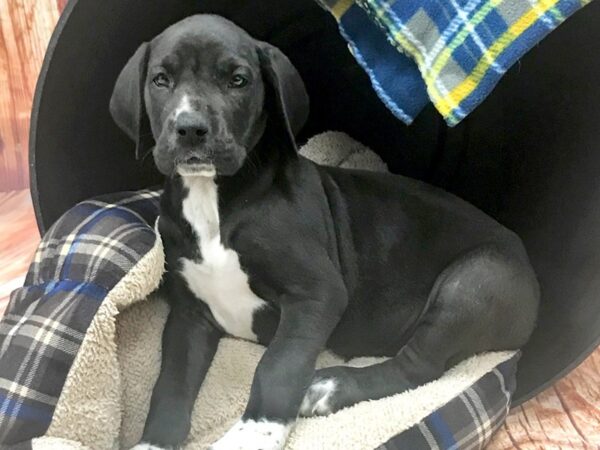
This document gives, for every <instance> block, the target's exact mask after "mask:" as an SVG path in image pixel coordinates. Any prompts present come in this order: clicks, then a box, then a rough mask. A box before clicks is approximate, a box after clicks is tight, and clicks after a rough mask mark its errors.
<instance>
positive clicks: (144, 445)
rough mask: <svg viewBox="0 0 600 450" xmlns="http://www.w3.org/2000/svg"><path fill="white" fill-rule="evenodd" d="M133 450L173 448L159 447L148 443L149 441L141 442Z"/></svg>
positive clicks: (168, 449) (165, 449)
mask: <svg viewBox="0 0 600 450" xmlns="http://www.w3.org/2000/svg"><path fill="white" fill-rule="evenodd" d="M131 450H171V448H165V447H157V446H156V445H152V444H148V443H147V442H140V443H139V444H138V445H136V446H135V447H132V448H131Z"/></svg>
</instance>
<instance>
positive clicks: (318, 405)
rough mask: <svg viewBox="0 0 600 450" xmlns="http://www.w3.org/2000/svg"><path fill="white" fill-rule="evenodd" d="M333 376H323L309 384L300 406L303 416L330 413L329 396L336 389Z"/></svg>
mask: <svg viewBox="0 0 600 450" xmlns="http://www.w3.org/2000/svg"><path fill="white" fill-rule="evenodd" d="M337 384H338V383H337V381H336V380H335V379H334V378H325V379H323V380H319V381H317V382H316V383H314V384H312V385H311V386H309V388H308V389H307V391H306V394H305V395H304V399H303V400H302V405H301V406H300V414H301V415H302V416H304V417H312V416H326V415H328V414H330V413H331V409H332V408H331V397H332V395H333V394H334V393H335V391H336V389H337Z"/></svg>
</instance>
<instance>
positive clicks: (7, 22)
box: [0, 0, 64, 191]
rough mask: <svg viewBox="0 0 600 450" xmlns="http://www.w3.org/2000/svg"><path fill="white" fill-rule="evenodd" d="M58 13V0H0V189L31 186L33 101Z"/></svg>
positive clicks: (16, 188)
mask: <svg viewBox="0 0 600 450" xmlns="http://www.w3.org/2000/svg"><path fill="white" fill-rule="evenodd" d="M61 3H62V2H61ZM62 6H64V5H62ZM58 16H59V3H58V2H57V1H56V0H0V86H2V89H1V90H0V191H7V190H18V189H24V188H27V187H28V186H29V181H28V180H29V168H28V157H27V153H28V145H29V119H30V114H31V103H32V99H33V93H34V90H35V85H36V82H37V77H38V73H39V69H40V67H41V64H42V61H43V58H44V53H45V51H46V47H47V45H48V42H49V40H50V36H51V34H52V31H53V30H54V26H55V24H56V22H57V20H58Z"/></svg>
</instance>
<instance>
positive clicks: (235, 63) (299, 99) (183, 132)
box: [110, 15, 308, 176]
mask: <svg viewBox="0 0 600 450" xmlns="http://www.w3.org/2000/svg"><path fill="white" fill-rule="evenodd" d="M110 111H111V114H112V116H113V118H114V120H115V122H116V123H117V124H118V125H119V127H120V128H121V129H123V131H125V132H126V133H127V134H128V135H129V136H130V137H131V138H132V139H133V140H134V141H136V145H137V156H138V157H141V156H143V155H145V154H146V153H147V152H148V151H149V150H150V149H153V155H154V160H155V163H156V166H157V168H158V169H159V170H160V171H161V172H162V173H163V174H165V175H167V176H173V175H174V174H177V173H179V174H180V175H184V176H191V175H199V176H213V175H215V174H219V175H225V176H226V175H233V174H234V173H236V172H237V171H238V170H239V169H240V168H241V167H242V166H243V164H244V161H245V159H246V157H247V155H248V154H249V153H250V152H251V151H252V149H253V148H254V146H255V145H256V144H257V143H258V141H259V140H260V138H261V136H262V135H263V133H273V134H274V135H276V136H277V138H278V139H277V142H279V143H280V145H281V146H282V147H286V148H287V149H289V150H292V151H295V150H296V144H295V139H294V136H295V134H296V133H297V132H298V131H299V130H300V128H302V126H303V125H304V122H305V121H306V118H307V116H308V96H307V94H306V90H305V88H304V84H303V82H302V79H301V78H300V75H299V74H298V72H297V71H296V69H295V68H294V66H293V65H292V63H291V62H290V61H289V60H288V59H287V57H286V56H285V55H284V54H283V53H282V52H281V51H280V50H279V49H277V48H276V47H273V46H271V45H269V44H267V43H265V42H261V41H257V40H255V39H253V38H252V37H250V36H249V35H248V34H247V33H246V32H245V31H244V30H242V29H240V28H239V27H237V26H236V25H234V24H233V23H231V22H229V21H228V20H226V19H224V18H222V17H218V16H212V15H197V16H193V17H190V18H188V19H185V20H183V21H182V22H179V23H177V24H175V25H173V26H171V27H169V28H167V29H166V30H165V31H164V32H163V33H162V34H160V35H159V36H157V37H156V38H154V39H153V40H152V41H151V42H149V43H144V44H142V45H141V46H140V48H139V49H138V50H137V52H136V53H135V54H134V55H133V57H132V58H131V59H130V60H129V62H128V63H127V65H126V66H125V68H124V69H123V71H122V72H121V74H120V75H119V78H118V80H117V83H116V85H115V89H114V92H113V95H112V98H111V102H110Z"/></svg>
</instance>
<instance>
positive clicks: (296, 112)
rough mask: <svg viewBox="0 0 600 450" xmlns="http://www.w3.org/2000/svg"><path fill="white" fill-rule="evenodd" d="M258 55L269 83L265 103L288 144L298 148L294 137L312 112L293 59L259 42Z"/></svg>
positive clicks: (266, 81)
mask: <svg viewBox="0 0 600 450" xmlns="http://www.w3.org/2000/svg"><path fill="white" fill-rule="evenodd" d="M258 57H259V60H260V65H261V71H262V76H263V80H264V81H265V84H266V85H267V86H266V87H267V92H266V98H265V106H266V107H267V108H272V109H274V111H269V112H271V113H272V114H274V115H275V116H276V117H275V118H274V119H275V121H276V124H274V125H275V129H276V132H277V133H283V136H282V137H283V138H284V139H285V142H286V144H288V146H289V147H290V148H292V149H294V150H297V146H296V139H295V136H296V135H297V134H298V132H299V131H300V130H301V129H302V127H303V126H304V124H305V123H306V119H307V118H308V113H309V100H308V94H307V92H306V88H305V87H304V82H303V81H302V78H301V77H300V74H299V73H298V71H297V70H296V68H295V67H294V65H293V64H292V63H291V61H290V60H289V59H288V58H287V56H285V55H284V54H283V52H282V51H281V50H279V49H278V48H277V47H274V46H272V45H271V44H267V43H266V42H259V43H258ZM272 119H273V118H272Z"/></svg>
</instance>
